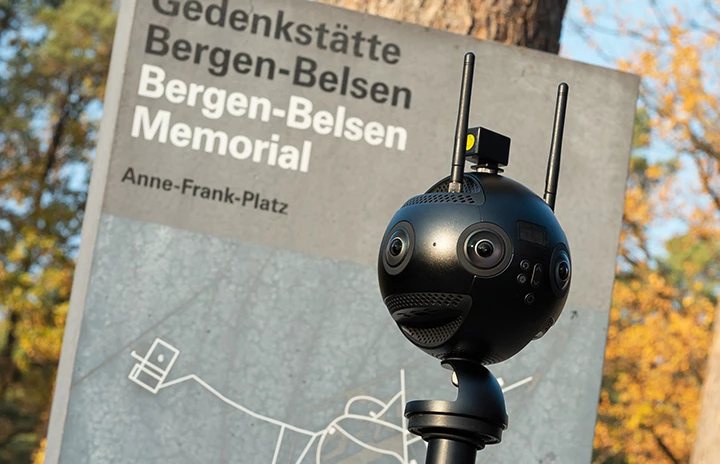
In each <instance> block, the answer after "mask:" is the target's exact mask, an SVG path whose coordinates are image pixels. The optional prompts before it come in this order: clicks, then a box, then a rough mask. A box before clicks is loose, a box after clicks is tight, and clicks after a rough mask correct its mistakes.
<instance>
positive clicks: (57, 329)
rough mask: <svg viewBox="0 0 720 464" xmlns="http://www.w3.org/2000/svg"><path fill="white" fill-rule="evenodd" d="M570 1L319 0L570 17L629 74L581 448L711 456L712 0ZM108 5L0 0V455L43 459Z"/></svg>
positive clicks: (609, 461) (554, 45) (715, 5)
mask: <svg viewBox="0 0 720 464" xmlns="http://www.w3.org/2000/svg"><path fill="white" fill-rule="evenodd" d="M298 1H299V0H298ZM582 1H589V0H570V2H571V5H572V6H573V8H574V11H578V12H579V14H577V15H573V16H572V17H568V16H566V7H567V2H566V0H543V1H532V2H530V1H520V0H492V1H490V0H442V1H441V0H424V1H420V0H368V1H360V0H325V3H331V4H335V5H339V6H344V7H347V8H352V9H357V10H360V11H364V12H367V13H370V14H377V15H381V16H385V17H391V18H395V19H400V20H404V21H409V22H413V23H417V24H422V25H425V26H429V27H437V28H441V29H447V30H451V31H453V32H456V33H461V34H471V35H474V36H476V37H479V38H483V39H491V40H498V41H501V42H505V43H508V44H513V45H520V46H526V47H530V48H535V49H539V50H544V51H548V52H551V53H558V52H560V53H561V54H562V51H561V50H560V44H561V41H560V38H561V31H569V30H571V31H572V32H573V34H575V36H576V37H580V38H581V39H582V40H584V41H585V42H586V44H587V45H588V46H589V47H591V48H592V49H593V50H595V52H596V53H597V54H598V56H602V57H603V59H604V60H605V61H606V64H607V65H608V66H611V67H616V68H619V69H622V70H624V71H628V72H633V73H636V74H639V75H641V76H642V78H643V81H642V89H641V97H640V100H639V102H638V113H637V120H636V128H635V139H634V147H635V148H634V152H633V156H632V161H631V165H630V171H629V177H628V184H627V194H626V204H625V213H624V226H623V230H622V236H621V243H620V248H619V255H618V259H617V279H616V284H615V289H614V296H613V304H612V309H611V313H610V327H609V334H608V345H607V353H606V362H605V371H604V376H603V388H602V393H601V397H600V398H599V416H598V422H597V428H596V437H595V452H594V458H593V459H594V461H593V462H594V463H595V464H633V463H645V462H652V463H692V464H717V463H719V462H720V445H719V444H718V439H720V436H718V433H720V324H715V325H713V320H714V319H715V318H716V317H718V316H717V314H718V312H717V309H716V308H717V307H718V304H717V303H718V302H717V297H718V279H719V275H718V272H720V270H719V269H718V263H719V262H720V260H719V259H718V258H720V222H719V218H720V178H719V176H718V162H720V124H719V123H718V121H719V116H720V114H718V113H719V106H720V81H719V80H718V77H719V76H718V70H719V69H720V62H719V60H718V58H719V57H718V54H719V49H720V48H719V47H718V41H719V40H720V33H719V32H718V31H720V0H696V1H695V2H692V5H693V7H694V9H693V13H692V14H689V13H688V11H687V9H686V8H685V7H684V6H685V4H684V3H680V2H677V3H675V5H676V6H675V7H673V6H672V5H671V4H670V5H668V4H662V2H660V1H659V0H635V1H634V2H631V3H633V4H637V6H636V11H640V12H641V14H640V15H639V16H637V17H633V18H628V17H626V16H624V15H622V14H621V13H620V10H619V9H618V8H615V7H613V6H612V5H613V4H611V3H607V5H605V6H601V7H596V6H595V5H598V4H597V3H592V4H588V5H582V4H578V5H573V2H577V3H579V2H582ZM114 3H116V2H113V1H112V0H0V463H9V464H21V463H22V464H24V463H29V462H34V463H41V462H42V460H43V455H44V451H43V449H44V448H43V447H44V437H45V434H46V427H47V422H48V412H49V407H50V401H51V397H52V388H53V382H54V376H55V370H56V366H57V362H58V357H59V353H60V345H61V341H62V333H63V324H64V321H65V316H66V313H67V309H68V301H69V296H70V288H71V283H72V276H73V266H74V260H75V257H76V255H77V249H78V245H79V232H80V227H81V224H82V219H83V209H84V205H85V200H86V190H87V184H88V179H89V166H90V165H91V164H92V160H93V157H94V147H95V143H96V140H97V129H98V126H99V118H100V116H101V114H102V100H103V97H104V90H105V88H104V85H105V82H106V77H107V71H108V66H109V59H110V52H111V48H112V39H113V33H114V26H115V19H116V12H115V11H114V5H113V4H114ZM678 5H683V8H682V9H679V8H678V7H677V6H678ZM563 19H564V21H563ZM563 28H564V29H563ZM611 38H613V40H615V39H617V38H623V39H625V42H623V43H629V44H630V45H629V46H626V47H623V48H622V52H620V53H612V52H609V51H608V50H607V49H606V48H605V44H606V43H607V41H608V40H610V39H611ZM572 58H575V59H581V58H582V57H576V56H573V57H572ZM713 332H714V333H715V336H714V338H713ZM713 339H714V340H715V341H714V342H713ZM703 386H705V388H704V389H703ZM713 453H714V454H713Z"/></svg>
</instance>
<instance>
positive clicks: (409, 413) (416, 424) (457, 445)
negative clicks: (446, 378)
mask: <svg viewBox="0 0 720 464" xmlns="http://www.w3.org/2000/svg"><path fill="white" fill-rule="evenodd" d="M442 365H443V367H447V368H450V369H452V370H453V373H454V376H453V377H454V378H453V382H454V383H456V384H457V388H458V395H457V399H456V400H455V401H440V400H429V401H411V402H409V403H408V404H407V406H406V408H405V417H407V419H408V430H409V431H410V432H412V433H414V434H416V435H420V436H421V437H422V438H423V440H425V441H427V442H428V450H427V457H426V461H425V462H426V464H441V463H453V464H462V463H474V462H475V456H476V454H477V451H478V450H481V449H483V448H485V445H493V444H495V443H500V440H501V438H502V432H503V430H505V429H506V428H507V424H508V416H507V413H506V412H505V398H504V397H503V393H502V388H501V387H500V384H499V383H498V381H497V380H496V379H495V377H494V376H493V375H492V374H491V373H490V371H489V370H487V369H486V368H485V366H483V365H481V364H477V363H474V362H472V361H468V360H466V359H446V360H444V361H443V362H442Z"/></svg>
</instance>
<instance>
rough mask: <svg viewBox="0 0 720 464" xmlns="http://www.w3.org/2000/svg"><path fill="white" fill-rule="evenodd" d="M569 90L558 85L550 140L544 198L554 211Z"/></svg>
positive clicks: (563, 84)
mask: <svg viewBox="0 0 720 464" xmlns="http://www.w3.org/2000/svg"><path fill="white" fill-rule="evenodd" d="M569 91H570V89H569V87H568V85H567V84H566V83H564V82H563V83H562V84H560V85H559V86H558V92H557V101H556V102H555V122H554V123H553V132H552V141H551V142H550V156H549V158H548V167H547V177H546V178H545V195H543V200H545V203H547V205H548V206H549V207H550V209H552V210H553V211H555V195H556V194H557V188H558V180H559V178H560V152H562V141H563V131H564V130H565V110H566V109H567V100H568V92H569Z"/></svg>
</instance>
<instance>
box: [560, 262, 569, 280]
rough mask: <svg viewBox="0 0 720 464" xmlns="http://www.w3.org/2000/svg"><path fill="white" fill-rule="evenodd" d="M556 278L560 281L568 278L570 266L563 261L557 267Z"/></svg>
mask: <svg viewBox="0 0 720 464" xmlns="http://www.w3.org/2000/svg"><path fill="white" fill-rule="evenodd" d="M558 277H560V280H567V279H568V277H570V266H569V265H568V263H566V262H565V261H562V262H561V263H560V264H559V265H558Z"/></svg>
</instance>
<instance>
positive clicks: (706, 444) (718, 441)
mask: <svg viewBox="0 0 720 464" xmlns="http://www.w3.org/2000/svg"><path fill="white" fill-rule="evenodd" d="M713 326H714V330H713V332H714V334H713V342H712V346H711V347H710V353H708V360H707V367H706V371H705V372H706V375H705V384H704V386H703V395H702V402H701V403H700V407H701V409H700V420H699V421H698V427H697V431H698V433H697V438H696V440H695V446H694V448H693V453H692V458H691V459H690V464H717V463H720V305H718V307H717V309H716V310H715V319H714V320H713Z"/></svg>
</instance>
